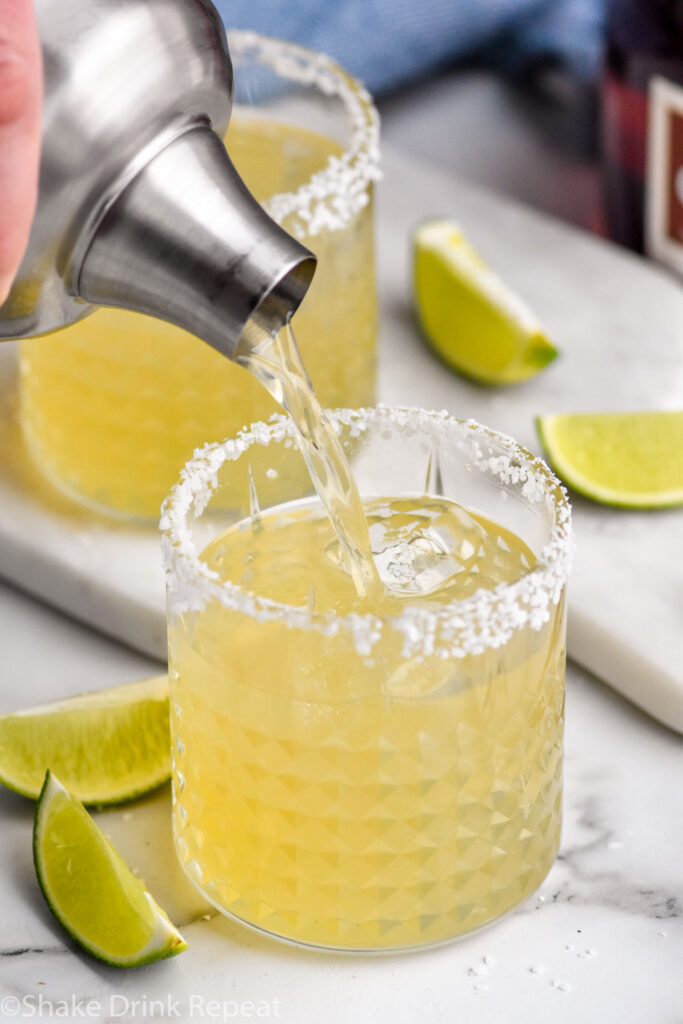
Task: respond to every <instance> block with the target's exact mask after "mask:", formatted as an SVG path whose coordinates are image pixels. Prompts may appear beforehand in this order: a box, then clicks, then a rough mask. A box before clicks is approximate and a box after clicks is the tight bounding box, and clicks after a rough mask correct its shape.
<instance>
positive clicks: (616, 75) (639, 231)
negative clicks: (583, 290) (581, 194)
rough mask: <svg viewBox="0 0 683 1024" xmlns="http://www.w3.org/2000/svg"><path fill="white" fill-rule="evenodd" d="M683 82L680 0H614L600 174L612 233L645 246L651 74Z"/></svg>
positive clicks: (619, 239)
mask: <svg viewBox="0 0 683 1024" xmlns="http://www.w3.org/2000/svg"><path fill="white" fill-rule="evenodd" d="M655 77H658V78H664V79H666V80H668V82H670V83H672V85H674V86H676V85H678V86H683V0H612V2H611V4H610V7H609V14H608V23H607V54H606V65H605V74H604V82H603V104H602V105H603V111H602V114H603V125H602V134H603V178H604V192H605V214H606V218H607V229H608V232H609V234H610V237H611V238H613V239H614V240H615V241H617V242H621V243H622V244H623V245H627V246H629V248H631V249H635V250H636V251H637V252H643V249H644V207H645V195H646V191H647V188H648V184H647V163H648V161H647V146H648V125H649V123H650V122H651V120H652V110H651V106H652V97H651V90H650V83H651V80H652V79H653V78H655Z"/></svg>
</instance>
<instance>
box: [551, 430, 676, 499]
mask: <svg viewBox="0 0 683 1024" xmlns="http://www.w3.org/2000/svg"><path fill="white" fill-rule="evenodd" d="M536 428H537V430H538V435H539V437H540V439H541V442H542V444H543V447H544V448H545V450H546V452H547V455H548V460H549V462H550V464H551V465H552V467H553V469H554V470H555V472H556V473H557V475H558V476H559V477H561V478H562V479H563V480H564V481H565V483H567V484H569V486H570V487H573V488H574V490H575V491H578V492H579V493H580V494H585V495H586V496H587V497H589V498H593V499H594V500H595V501H600V502H602V503H603V504H605V505H620V506H622V507H625V508H663V507H665V506H667V505H680V504H683V412H634V413H590V414H584V415H575V416H539V417H538V418H537V419H536Z"/></svg>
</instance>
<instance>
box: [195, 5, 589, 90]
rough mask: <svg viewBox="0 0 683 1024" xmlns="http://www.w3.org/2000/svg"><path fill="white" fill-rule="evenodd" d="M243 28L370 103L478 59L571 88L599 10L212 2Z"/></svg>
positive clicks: (584, 64) (584, 70)
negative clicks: (346, 74) (364, 91)
mask: <svg viewBox="0 0 683 1024" xmlns="http://www.w3.org/2000/svg"><path fill="white" fill-rule="evenodd" d="M215 2H216V3H217V6H218V9H219V11H220V12H221V15H222V17H223V20H224V22H225V24H226V27H227V28H228V29H230V28H248V29H253V30H254V31H257V32H261V33H263V34H265V35H270V36H277V37H279V38H281V39H289V40H292V41H294V42H297V43H301V44H302V45H303V46H308V47H310V48H311V49H314V50H320V51H321V52H323V53H327V54H329V55H330V56H331V57H334V58H335V59H336V60H338V61H339V62H340V63H341V64H343V65H344V66H345V67H346V68H348V70H349V71H351V72H352V73H353V74H355V75H356V76H357V77H358V78H360V79H362V81H363V82H365V84H366V85H367V87H368V88H369V89H370V90H371V91H372V92H374V93H375V94H378V93H382V92H388V91H390V90H392V89H395V88H397V87H399V86H401V85H403V84H405V83H407V82H410V81H411V80H414V79H416V78H418V77H420V76H421V75H424V74H427V73H429V72H431V71H434V70H437V69H438V68H440V67H445V66H447V65H450V64H454V63H456V62H457V61H458V60H461V59H462V58H464V57H468V56H472V55H476V54H485V55H486V57H487V59H488V60H489V62H490V63H493V64H498V65H499V66H503V67H505V68H506V69H507V70H512V71H515V72H519V73H523V72H524V71H525V70H526V69H528V68H529V67H530V66H532V65H535V64H536V63H538V62H539V61H545V60H554V61H558V62H560V63H561V64H564V65H565V66H566V67H567V69H568V70H570V71H571V72H573V73H574V74H576V75H577V76H578V77H579V78H582V79H588V78H590V77H592V76H593V74H594V73H595V70H596V68H597V66H598V62H599V59H600V51H601V46H602V33H603V25H604V19H605V6H606V2H607V0H287V2H284V0H260V2H259V0H215Z"/></svg>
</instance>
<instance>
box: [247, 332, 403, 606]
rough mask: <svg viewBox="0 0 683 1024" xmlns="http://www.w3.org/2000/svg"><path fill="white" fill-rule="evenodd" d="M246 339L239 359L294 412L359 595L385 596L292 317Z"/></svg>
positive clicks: (359, 505)
mask: <svg viewBox="0 0 683 1024" xmlns="http://www.w3.org/2000/svg"><path fill="white" fill-rule="evenodd" d="M247 342H248V348H247V351H246V352H244V353H243V354H241V355H240V356H238V362H239V363H241V365H242V366H245V367H246V368H247V369H248V370H249V371H250V372H251V373H252V374H253V375H254V376H255V377H256V378H257V379H258V380H259V381H260V382H261V383H262V384H263V386H264V387H265V388H266V389H267V390H268V391H269V392H270V394H271V395H272V396H273V398H274V399H275V401H276V402H278V403H279V404H280V405H281V406H282V407H283V409H284V410H285V412H287V413H288V414H289V416H290V417H291V419H292V421H293V423H294V426H295V428H296V432H297V438H298V441H299V447H300V449H301V453H302V455H303V457H304V461H305V463H306V467H307V469H308V471H309V473H310V475H311V480H312V482H313V485H314V487H315V490H316V492H317V494H318V497H319V499H320V502H321V504H322V506H323V508H324V509H325V512H326V513H327V515H328V517H329V519H330V522H331V524H332V527H333V529H334V532H335V534H336V537H337V540H338V542H339V545H340V547H341V549H342V551H343V553H344V557H343V562H344V565H345V568H346V569H347V571H348V572H349V574H350V575H351V578H352V580H353V583H354V586H355V588H356V592H357V594H358V596H359V598H367V599H369V600H371V601H373V602H375V601H379V600H381V599H382V597H383V595H384V591H385V588H384V584H383V583H382V580H381V579H380V576H379V573H378V571H377V567H376V566H375V562H374V559H373V557H372V547H371V544H370V534H369V531H368V524H367V520H366V518H365V512H364V510H363V502H362V500H361V497H360V494H359V493H358V488H357V487H356V482H355V480H354V479H353V474H352V472H351V467H350V466H349V463H348V460H347V458H346V456H345V454H344V451H343V448H342V446H341V442H340V441H339V438H338V437H337V434H336V433H335V431H334V430H333V429H332V427H331V425H330V422H329V420H328V419H327V417H326V415H325V412H324V410H323V408H322V407H321V405H320V402H319V401H318V399H317V398H316V395H315V392H314V390H313V387H312V385H311V382H310V380H309V378H308V374H307V373H306V369H305V367H304V365H303V362H302V360H301V355H300V354H299V348H298V346H297V343H296V339H295V337H294V332H293V331H292V327H291V323H289V322H288V323H287V324H286V325H285V327H283V328H282V330H281V331H280V332H279V333H278V334H276V335H274V336H272V337H269V336H266V338H265V339H259V338H258V337H251V338H248V339H247ZM254 342H256V344H254ZM245 347H246V346H245Z"/></svg>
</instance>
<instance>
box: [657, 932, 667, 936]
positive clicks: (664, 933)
mask: <svg viewBox="0 0 683 1024" xmlns="http://www.w3.org/2000/svg"><path fill="white" fill-rule="evenodd" d="M657 935H661V936H664V935H666V932H657Z"/></svg>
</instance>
